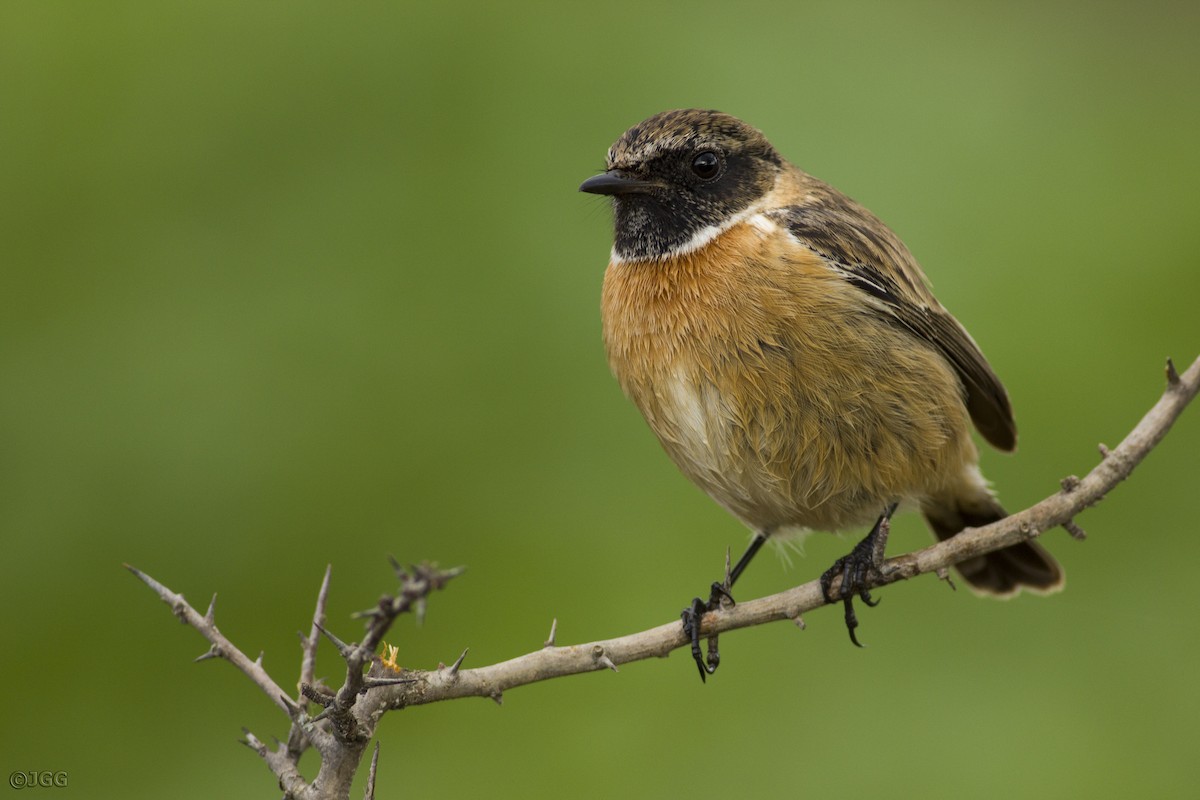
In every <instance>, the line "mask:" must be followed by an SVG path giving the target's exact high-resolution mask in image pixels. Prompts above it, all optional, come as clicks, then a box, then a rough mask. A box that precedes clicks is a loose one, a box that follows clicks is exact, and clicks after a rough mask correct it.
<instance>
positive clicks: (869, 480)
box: [602, 222, 975, 529]
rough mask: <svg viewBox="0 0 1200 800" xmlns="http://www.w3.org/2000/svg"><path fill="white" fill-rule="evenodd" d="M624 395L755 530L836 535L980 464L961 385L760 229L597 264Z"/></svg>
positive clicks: (781, 239) (824, 271)
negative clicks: (656, 255) (688, 249)
mask: <svg viewBox="0 0 1200 800" xmlns="http://www.w3.org/2000/svg"><path fill="white" fill-rule="evenodd" d="M602 311H603V320H604V341H605V346H606V349H607V352H608V358H609V363H610V365H611V367H612V370H613V373H614V374H615V375H616V377H617V379H618V381H619V382H620V384H621V387H622V389H623V390H624V391H625V393H626V394H627V395H628V396H629V397H630V399H631V400H633V402H634V403H635V404H636V405H637V407H638V408H639V409H640V410H641V412H642V414H643V416H645V418H646V421H647V423H648V424H649V425H650V428H651V429H652V430H653V431H654V433H655V435H657V436H658V438H659V441H660V442H661V443H662V445H663V447H664V449H665V450H666V452H667V453H668V455H670V457H671V458H672V460H673V461H674V462H675V463H676V464H677V465H678V466H679V468H680V469H681V470H682V471H683V472H684V473H685V474H686V475H687V476H688V477H689V478H691V479H692V480H693V481H695V482H696V483H697V484H698V485H700V486H701V488H703V489H704V490H705V491H707V492H708V493H709V494H710V495H711V496H712V497H713V498H714V499H715V500H717V501H718V502H719V503H721V504H722V505H724V506H725V507H726V508H728V509H729V510H730V511H731V512H733V513H734V514H735V515H737V516H738V517H740V518H741V519H743V520H744V521H745V522H747V524H749V525H751V526H752V527H755V528H759V529H762V528H777V527H782V526H800V527H811V528H818V529H838V528H843V527H848V526H851V525H858V524H861V523H864V522H867V521H870V520H871V519H873V518H874V517H875V516H877V515H878V514H879V513H880V511H882V508H883V506H884V505H886V504H887V503H888V502H891V501H892V500H893V499H897V498H902V499H904V498H909V497H917V496H922V495H924V494H928V493H931V492H933V491H936V490H937V488H938V487H940V486H942V485H944V484H946V483H947V482H949V481H952V480H955V479H957V476H958V475H960V474H961V471H962V467H963V464H964V463H965V462H967V461H971V462H973V461H974V459H975V451H974V446H973V444H972V443H971V440H970V437H969V435H968V433H967V430H968V428H967V416H966V411H965V408H964V407H963V403H962V400H961V387H960V386H959V383H958V379H957V378H956V377H955V375H954V374H953V372H952V370H951V369H950V367H949V366H948V365H947V364H946V363H945V361H944V360H943V359H942V357H941V356H940V355H938V354H937V353H935V352H933V351H932V350H931V349H930V348H929V347H928V346H926V345H924V344H923V343H921V342H918V341H917V340H916V339H914V338H913V337H912V336H910V335H908V334H907V333H905V332H904V331H902V330H900V329H899V328H897V327H896V326H895V325H894V324H893V323H892V322H890V321H889V320H887V319H886V318H884V317H883V316H882V315H881V314H880V312H879V311H877V310H875V309H873V308H871V307H870V306H869V305H868V304H866V303H864V302H863V299H862V297H861V296H860V295H859V294H858V293H857V290H856V289H854V287H852V286H850V285H849V284H848V283H846V282H845V281H844V280H843V279H842V278H840V277H839V276H838V275H836V274H835V273H833V272H832V271H831V270H829V269H828V268H827V267H826V266H825V264H824V262H823V261H822V260H821V259H820V257H818V256H816V255H815V254H813V253H812V252H811V251H809V250H807V249H806V248H804V247H801V246H799V245H798V244H797V243H795V242H794V241H793V240H792V239H791V238H790V237H788V236H787V235H786V233H785V232H784V231H782V230H780V229H774V230H772V229H771V228H770V226H769V224H767V223H765V222H764V224H762V225H755V224H750V223H744V224H741V225H737V226H735V227H734V228H732V229H730V230H729V231H727V232H725V233H723V234H722V235H721V236H719V237H717V238H716V239H715V240H713V241H712V242H711V243H709V244H708V245H707V246H705V247H704V248H702V249H700V250H697V251H695V252H692V253H689V254H687V255H684V256H681V257H677V258H673V259H669V260H665V261H657V262H615V263H612V264H610V265H609V268H608V270H607V272H606V274H605V280H604V290H603V297H602Z"/></svg>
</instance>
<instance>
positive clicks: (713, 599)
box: [579, 109, 1063, 678]
mask: <svg viewBox="0 0 1200 800" xmlns="http://www.w3.org/2000/svg"><path fill="white" fill-rule="evenodd" d="M579 188H580V190H581V191H584V192H591V193H593V194H601V195H608V196H610V197H612V200H613V211H614V216H615V225H614V231H615V237H614V244H613V248H612V257H611V260H610V262H609V265H608V269H607V271H606V273H605V276H604V289H603V297H602V312H603V330H604V344H605V348H606V350H607V353H608V361H609V365H610V366H611V368H612V371H613V373H614V374H615V375H616V377H617V380H618V381H619V382H620V384H621V388H622V389H623V390H624V392H625V394H626V395H627V396H628V397H629V398H630V399H631V400H632V401H633V402H634V404H635V405H637V407H638V409H639V410H640V411H641V412H642V415H643V416H644V417H645V418H646V422H647V423H648V424H649V425H650V429H651V430H652V431H654V434H655V435H656V436H657V437H658V440H659V442H660V443H661V444H662V446H663V449H665V450H666V452H667V454H668V455H669V456H670V457H671V459H672V460H673V461H674V462H675V464H676V465H677V466H678V467H679V469H681V470H682V471H683V473H684V474H685V475H687V476H688V477H689V478H690V479H691V480H692V481H694V482H695V483H696V484H697V485H699V486H700V487H701V488H702V489H704V491H706V492H707V493H708V494H709V496H711V497H712V498H713V499H714V500H716V501H717V502H718V503H720V504H721V505H722V506H724V507H725V508H726V509H727V510H728V511H729V512H730V513H732V514H733V515H734V516H735V517H737V518H739V519H740V520H742V521H743V522H744V523H746V525H748V526H749V527H750V528H751V529H752V530H753V531H754V532H755V535H754V539H753V540H752V542H751V545H750V547H749V549H748V550H747V551H746V553H745V555H743V556H742V558H741V559H740V560H739V561H738V563H737V565H736V566H735V567H734V568H733V569H732V570H729V571H728V574H727V575H726V578H725V580H724V581H723V582H719V583H715V584H713V589H712V593H711V595H710V597H709V600H708V601H707V603H705V602H702V601H701V600H700V599H699V598H697V599H695V600H694V601H693V602H692V604H691V606H690V607H689V608H687V609H685V610H684V612H683V624H684V629H685V631H686V632H687V634H688V635H689V637H690V638H691V640H692V654H693V656H694V657H695V659H696V663H697V666H698V667H699V669H700V676H701V678H703V677H704V676H705V675H706V674H710V673H712V672H713V671H714V670H715V669H716V666H717V658H718V657H717V656H716V653H715V647H714V646H713V644H714V643H712V642H710V648H709V660H708V662H707V663H706V662H705V660H704V658H703V656H702V655H701V653H700V618H701V616H702V615H703V614H704V613H705V612H706V611H707V610H711V609H713V608H715V607H716V606H717V605H718V604H719V602H720V600H721V598H722V597H727V596H728V592H729V590H730V589H731V588H732V585H733V583H734V581H736V580H737V578H738V576H739V575H740V574H741V573H742V571H743V570H744V569H745V568H746V565H747V564H748V563H749V562H750V560H751V559H752V558H753V556H754V554H755V553H756V552H757V551H758V550H759V548H761V547H762V545H763V543H764V542H766V541H767V539H768V538H770V537H772V536H777V535H781V534H783V533H785V532H787V531H788V530H795V529H812V530H824V531H839V530H844V529H846V528H850V527H853V526H858V525H865V524H866V523H869V522H870V521H871V520H873V519H874V520H876V522H875V526H874V527H873V528H872V529H871V533H870V534H868V536H867V538H866V539H864V540H863V542H862V543H860V544H859V545H858V546H857V547H855V548H854V550H853V551H852V552H851V553H850V554H849V555H847V556H846V557H844V558H842V559H839V560H838V561H837V562H836V563H835V564H834V565H833V567H832V568H830V569H829V570H828V571H826V572H825V573H824V575H822V578H821V583H822V586H823V587H824V591H825V595H826V599H827V600H829V601H831V602H832V601H834V600H842V601H843V602H844V606H845V615H846V625H847V628H848V629H849V632H850V638H851V640H852V641H853V642H854V643H855V644H858V640H857V638H856V637H855V633H854V628H855V626H856V625H857V620H856V619H855V616H854V609H853V598H854V597H855V596H856V595H857V596H859V597H860V598H862V599H863V600H864V601H865V602H867V603H868V604H870V605H873V604H874V603H873V602H872V600H871V597H870V595H869V594H868V593H867V592H866V591H865V589H864V587H863V580H864V578H865V576H866V574H867V572H868V571H869V570H870V569H873V568H876V567H877V566H878V564H879V561H880V559H881V558H882V552H883V546H884V545H885V544H886V536H887V529H888V520H889V519H890V517H891V514H892V512H893V511H894V510H895V509H896V508H897V506H900V507H905V506H913V507H916V508H919V509H920V511H921V513H922V514H924V516H925V519H926V521H927V522H928V523H929V527H930V528H931V529H932V530H933V533H934V534H935V535H936V536H937V537H938V538H939V539H946V538H948V537H950V536H953V535H955V534H956V533H958V532H959V531H961V530H963V529H964V528H966V527H977V526H980V525H985V524H987V523H990V522H993V521H995V520H998V519H1001V518H1002V517H1004V516H1005V512H1004V509H1003V508H1002V507H1001V506H1000V504H999V502H998V501H997V500H996V498H995V495H994V494H993V493H992V491H991V489H990V488H989V487H988V484H987V482H986V481H985V480H984V478H983V476H982V475H981V474H980V471H979V466H978V461H979V453H978V451H977V450H976V447H975V444H974V442H973V441H972V439H971V435H970V427H971V423H972V422H973V423H974V425H975V427H976V428H977V429H978V431H979V433H980V434H981V435H982V436H983V438H984V439H986V440H987V441H988V443H990V444H991V445H992V446H994V447H996V448H998V449H1000V450H1005V451H1011V450H1012V449H1013V448H1014V447H1015V446H1016V441H1017V430H1016V425H1015V423H1014V422H1013V415H1012V407H1011V405H1010V404H1009V400H1008V395H1007V393H1006V392H1005V390H1004V387H1003V386H1002V385H1001V383H1000V380H999V378H997V377H996V375H995V373H994V372H993V371H992V369H991V367H990V366H989V365H988V362H987V360H986V359H984V357H983V354H982V353H981V352H980V351H979V347H978V346H977V345H976V344H975V342H974V340H973V339H972V338H971V336H970V335H969V334H968V333H967V332H966V330H965V329H964V328H963V327H962V325H960V324H959V322H958V321H957V320H956V319H955V318H954V317H953V316H951V315H950V312H948V311H947V310H946V309H945V308H943V307H942V305H941V304H940V303H939V302H938V301H937V300H936V299H935V298H934V296H933V294H932V292H931V291H930V289H929V286H928V283H927V281H926V278H925V275H924V274H923V273H922V271H921V268H920V266H918V264H917V261H916V259H914V258H913V256H912V254H911V253H909V251H908V248H906V247H905V246H904V244H903V243H902V242H901V241H900V239H899V237H897V236H896V234H894V233H893V232H892V231H891V230H890V229H889V228H888V227H887V226H886V225H884V224H883V223H882V222H880V221H879V219H878V218H876V217H875V216H874V215H873V214H872V213H871V212H870V211H868V210H867V209H865V208H863V207H862V206H861V205H859V204H858V203H856V202H855V201H854V200H852V199H850V198H849V197H847V196H846V195H844V194H842V193H841V192H839V191H838V190H837V189H834V188H833V187H832V186H829V185H828V184H826V183H823V182H822V181H820V180H818V179H816V178H814V177H812V176H811V175H809V174H807V173H805V172H804V171H802V170H800V169H798V168H797V167H795V166H794V165H792V164H790V163H789V162H787V161H786V160H784V158H783V157H782V156H780V155H779V153H777V152H776V151H775V148H774V147H772V146H771V144H770V142H768V141H767V139H766V137H764V136H763V134H762V133H761V132H759V131H758V130H756V129H755V128H752V127H750V126H749V125H747V124H745V123H744V122H742V121H740V120H738V119H736V118H734V117H731V116H729V115H727V114H722V113H719V112H716V111H702V110H697V109H688V110H682V111H667V112H663V113H661V114H656V115H655V116H653V117H650V118H649V119H647V120H645V121H644V122H641V123H639V124H637V125H635V126H633V127H632V128H630V129H629V130H628V131H626V132H625V133H624V134H623V135H622V136H621V137H620V138H619V139H618V140H617V141H616V143H615V144H614V145H613V146H612V147H611V148H609V151H608V159H607V165H606V171H605V172H604V173H603V174H600V175H597V176H595V177H593V178H589V179H588V180H586V181H584V183H583V185H581V186H580V187H579ZM958 571H959V572H961V573H962V576H963V578H964V579H965V580H966V582H967V583H968V584H969V585H970V586H971V587H972V588H974V589H975V590H977V591H979V592H981V593H984V594H990V595H995V596H1000V597H1005V596H1010V595H1013V594H1016V593H1017V592H1019V591H1020V590H1021V589H1022V588H1028V589H1031V590H1034V591H1037V592H1049V591H1054V590H1056V589H1059V588H1061V586H1062V585H1063V572H1062V569H1061V568H1060V567H1059V565H1058V563H1057V562H1056V561H1055V560H1054V558H1053V557H1052V556H1051V555H1050V554H1049V553H1047V552H1046V550H1045V549H1043V548H1042V547H1041V546H1040V545H1038V544H1036V543H1034V542H1024V543H1021V544H1017V545H1013V546H1012V547H1008V548H1006V549H1004V550H1000V551H998V552H995V553H990V554H988V555H985V556H980V557H977V558H973V559H971V560H969V561H965V562H963V563H961V564H959V565H958ZM838 575H840V576H841V577H842V581H841V584H840V586H839V589H838V591H837V593H836V596H833V595H832V594H831V592H830V587H831V585H832V581H833V579H834V578H835V577H836V576H838Z"/></svg>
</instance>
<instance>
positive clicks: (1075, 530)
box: [1062, 519, 1087, 542]
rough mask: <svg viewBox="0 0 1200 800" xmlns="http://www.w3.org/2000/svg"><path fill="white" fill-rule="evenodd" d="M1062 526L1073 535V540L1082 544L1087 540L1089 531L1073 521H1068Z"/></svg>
mask: <svg viewBox="0 0 1200 800" xmlns="http://www.w3.org/2000/svg"><path fill="white" fill-rule="evenodd" d="M1062 526H1063V527H1064V528H1065V529H1066V531H1067V533H1069V534H1071V538H1072V539H1074V540H1075V541H1077V542H1082V541H1083V540H1084V539H1086V538H1087V531H1085V530H1084V529H1083V528H1081V527H1079V525H1077V524H1076V523H1075V520H1073V519H1069V520H1067V521H1066V522H1064V523H1063V524H1062Z"/></svg>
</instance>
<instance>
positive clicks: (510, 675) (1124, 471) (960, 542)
mask: <svg viewBox="0 0 1200 800" xmlns="http://www.w3.org/2000/svg"><path fill="white" fill-rule="evenodd" d="M1173 372H1174V370H1173V368H1168V382H1167V388H1166V391H1165V392H1164V393H1163V396H1162V397H1161V398H1160V399H1159V401H1158V402H1157V403H1156V404H1155V406H1154V407H1153V408H1151V409H1150V411H1149V412H1147V414H1146V415H1145V416H1144V417H1143V418H1142V420H1141V422H1139V423H1138V425H1137V426H1136V427H1135V428H1134V429H1133V431H1131V432H1130V433H1129V435H1128V436H1126V437H1125V440H1124V441H1122V442H1121V444H1120V445H1119V446H1117V447H1116V448H1115V449H1112V450H1109V449H1108V448H1102V451H1101V452H1102V454H1103V460H1102V461H1101V462H1100V464H1098V465H1097V466H1096V467H1095V468H1094V469H1093V470H1092V471H1091V472H1089V473H1088V474H1087V475H1086V476H1085V477H1084V478H1082V479H1074V480H1070V479H1068V480H1067V481H1065V482H1064V484H1063V488H1062V490H1061V491H1059V492H1057V493H1055V494H1053V495H1051V496H1050V497H1047V498H1046V499H1045V500H1043V501H1041V502H1040V503H1038V504H1036V505H1034V506H1032V507H1031V508H1028V509H1026V510H1025V511H1021V512H1019V513H1016V514H1013V515H1012V516H1010V517H1007V518H1005V519H1003V520H1000V521H999V522H994V523H992V524H990V525H986V526H984V527H981V528H976V529H969V530H966V531H963V532H962V533H960V534H958V535H956V536H953V537H951V538H950V539H947V540H946V541H944V542H939V543H938V544H935V545H931V546H929V547H926V548H925V549H923V550H918V551H916V552H914V553H909V554H906V555H901V556H897V557H895V558H892V559H889V560H887V561H886V562H885V563H884V565H883V567H882V569H881V570H880V571H879V573H878V574H876V575H872V576H870V580H869V582H868V588H875V587H877V586H886V585H887V584H890V583H895V582H897V581H901V580H907V579H909V578H913V577H915V576H917V575H921V574H924V573H927V572H933V573H940V572H942V571H943V570H945V569H947V568H948V567H950V566H952V565H954V564H957V563H959V562H961V561H965V560H967V559H969V558H973V557H975V556H979V555H983V554H985V553H990V552H992V551H995V550H1000V549H1002V548H1005V547H1008V546H1009V545H1013V544H1016V543H1017V542H1020V541H1024V540H1028V539H1033V538H1036V537H1037V536H1040V535H1041V534H1042V533H1043V532H1045V531H1047V530H1050V529H1052V528H1055V527H1058V526H1066V527H1067V528H1068V530H1069V531H1071V533H1072V534H1074V535H1076V536H1077V535H1078V534H1079V533H1081V532H1082V529H1080V528H1078V526H1077V525H1075V524H1074V522H1073V520H1074V518H1075V516H1076V515H1078V514H1080V513H1081V512H1082V511H1084V510H1085V509H1087V508H1090V507H1091V506H1093V505H1095V504H1096V503H1098V502H1100V500H1102V499H1103V498H1104V496H1105V494H1106V493H1107V492H1109V491H1111V490H1112V489H1113V488H1114V487H1116V485H1117V484H1119V483H1120V482H1121V481H1123V480H1124V479H1125V478H1127V477H1129V475H1130V473H1132V472H1133V469H1134V467H1136V466H1137V465H1138V464H1139V463H1140V462H1141V461H1142V459H1143V458H1145V457H1146V455H1147V454H1148V453H1149V452H1150V451H1151V450H1152V449H1154V446H1155V445H1157V444H1158V443H1159V441H1161V440H1162V438H1163V436H1165V435H1166V433H1167V431H1168V430H1170V428H1171V425H1172V424H1173V423H1174V422H1175V420H1176V419H1177V418H1178V417H1179V415H1180V414H1181V413H1182V412H1183V409H1184V408H1185V407H1186V406H1187V404H1188V403H1189V402H1190V401H1191V400H1192V398H1194V397H1195V396H1196V394H1197V392H1198V391H1200V359H1197V360H1196V361H1195V362H1194V363H1193V364H1192V366H1191V367H1189V368H1188V370H1187V372H1185V373H1184V374H1182V375H1179V374H1178V373H1175V374H1174V376H1172V373H1173ZM839 582H840V578H836V579H835V580H834V583H833V586H832V587H831V589H832V594H833V595H834V596H837V588H838V585H839ZM825 604H826V600H825V597H824V593H823V592H822V591H821V587H820V582H819V581H812V582H810V583H806V584H804V585H802V586H797V587H794V588H792V589H789V590H787V591H784V592H780V593H779V594H774V595H771V596H769V597H763V598H760V599H757V600H749V601H745V602H740V603H738V604H737V605H734V606H731V607H729V608H725V609H719V610H717V611H712V612H709V613H708V614H706V615H705V616H704V619H703V621H702V628H701V632H702V635H703V636H709V635H712V634H718V633H722V632H725V631H731V630H736V629H738V628H747V627H750V626H753V625H761V624H763V623H766V622H774V621H777V620H784V619H791V620H796V619H799V618H800V615H801V614H803V613H804V612H806V611H811V610H812V609H814V608H818V607H820V606H823V605H825ZM689 644H690V640H689V639H688V638H687V637H686V636H684V634H683V631H682V628H681V626H680V625H679V623H678V621H674V622H670V623H667V624H665V625H660V626H658V627H657V628H651V629H650V630H646V631H642V632H640V633H634V634H630V635H628V636H622V637H619V638H616V639H606V640H601V641H596V642H588V643H586V644H579V645H572V646H559V647H543V648H539V649H538V650H536V651H534V652H532V653H528V654H526V655H523V656H519V657H517V658H514V659H511V660H509V661H504V662H502V663H499V664H493V665H491V666H486V667H478V668H476V669H463V670H459V671H458V673H457V674H456V675H455V676H454V678H453V680H448V679H447V676H446V675H444V674H442V673H439V672H436V671H431V672H420V671H412V672H410V673H409V675H410V677H415V678H417V682H416V683H414V684H409V685H406V686H397V687H393V688H391V689H387V690H385V691H383V692H381V693H380V694H378V695H374V696H373V697H372V698H371V702H372V703H378V704H379V708H384V707H392V708H400V707H404V706H411V705H422V704H425V703H433V702H437V701H439V700H451V699H454V698H458V697H491V698H493V699H495V698H496V697H499V696H501V695H502V694H503V692H505V691H507V690H508V689H511V688H513V687H515V686H523V685H525V684H528V683H534V682H536V681H542V680H547V679H550V678H557V677H562V676H564V675H575V674H579V673H583V672H595V671H597V670H604V669H609V668H610V667H609V663H611V664H612V665H614V666H619V665H621V664H627V663H629V662H631V661H639V660H642V659H647V658H659V657H663V656H666V655H668V654H669V653H670V652H671V651H672V650H674V649H676V648H678V647H683V646H685V645H689ZM597 654H599V655H597ZM377 711H378V708H376V707H373V706H372V705H371V703H365V704H360V706H359V707H358V708H356V709H355V713H356V714H360V715H366V716H369V715H371V714H374V713H376V712H377Z"/></svg>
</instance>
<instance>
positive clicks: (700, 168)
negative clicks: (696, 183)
mask: <svg viewBox="0 0 1200 800" xmlns="http://www.w3.org/2000/svg"><path fill="white" fill-rule="evenodd" d="M720 171H721V159H720V158H719V157H718V156H717V154H716V153H714V152H712V151H710V150H705V151H704V152H703V153H700V154H698V155H697V156H696V157H695V158H693V159H692V172H694V173H696V177H697V178H699V179H700V180H702V181H711V180H712V179H713V178H715V177H717V173H719V172H720Z"/></svg>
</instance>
